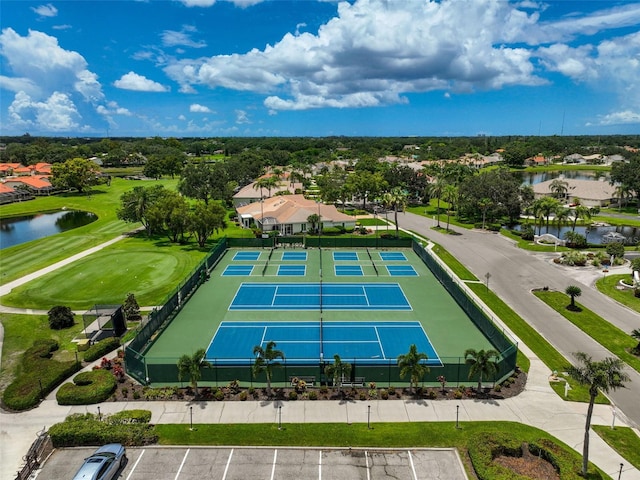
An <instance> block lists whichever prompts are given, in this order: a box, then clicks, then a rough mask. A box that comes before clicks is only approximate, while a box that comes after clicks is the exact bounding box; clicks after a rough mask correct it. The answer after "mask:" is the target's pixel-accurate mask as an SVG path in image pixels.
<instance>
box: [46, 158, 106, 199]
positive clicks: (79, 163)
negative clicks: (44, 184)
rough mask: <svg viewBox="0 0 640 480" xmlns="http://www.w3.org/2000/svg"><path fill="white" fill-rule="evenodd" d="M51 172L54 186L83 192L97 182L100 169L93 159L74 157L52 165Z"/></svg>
mask: <svg viewBox="0 0 640 480" xmlns="http://www.w3.org/2000/svg"><path fill="white" fill-rule="evenodd" d="M51 174H52V178H51V184H52V185H53V186H54V187H56V188H62V189H72V190H77V191H78V192H80V193H83V192H84V191H85V190H87V189H88V188H89V187H90V186H91V185H95V184H96V182H97V178H98V169H97V168H96V164H95V163H93V162H92V161H91V160H86V159H84V158H72V159H70V160H67V161H66V162H64V163H56V164H54V165H52V166H51Z"/></svg>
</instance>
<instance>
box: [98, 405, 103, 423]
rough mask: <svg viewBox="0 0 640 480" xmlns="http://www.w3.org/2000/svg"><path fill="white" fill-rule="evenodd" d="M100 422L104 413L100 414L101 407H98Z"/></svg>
mask: <svg viewBox="0 0 640 480" xmlns="http://www.w3.org/2000/svg"><path fill="white" fill-rule="evenodd" d="M98 420H102V413H100V405H98Z"/></svg>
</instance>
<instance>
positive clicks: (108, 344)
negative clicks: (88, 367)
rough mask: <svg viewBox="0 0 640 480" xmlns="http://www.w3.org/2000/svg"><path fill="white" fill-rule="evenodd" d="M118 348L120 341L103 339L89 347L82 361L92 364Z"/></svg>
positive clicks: (114, 338)
mask: <svg viewBox="0 0 640 480" xmlns="http://www.w3.org/2000/svg"><path fill="white" fill-rule="evenodd" d="M119 346H120V340H119V339H118V338H116V337H111V338H105V339H104V340H100V341H99V342H96V343H94V344H93V345H91V346H90V347H89V348H88V349H87V351H86V352H84V361H85V362H93V361H94V360H98V359H99V358H101V357H104V356H105V355H106V354H107V353H109V352H112V351H114V350H115V349H116V348H118V347H119Z"/></svg>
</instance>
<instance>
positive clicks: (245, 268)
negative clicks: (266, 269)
mask: <svg viewBox="0 0 640 480" xmlns="http://www.w3.org/2000/svg"><path fill="white" fill-rule="evenodd" d="M252 271H253V265H227V268H225V269H224V272H222V276H223V277H234V276H235V277H241V276H247V275H251V272H252Z"/></svg>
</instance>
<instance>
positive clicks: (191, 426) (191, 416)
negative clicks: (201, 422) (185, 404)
mask: <svg viewBox="0 0 640 480" xmlns="http://www.w3.org/2000/svg"><path fill="white" fill-rule="evenodd" d="M189 430H191V431H193V407H189Z"/></svg>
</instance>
